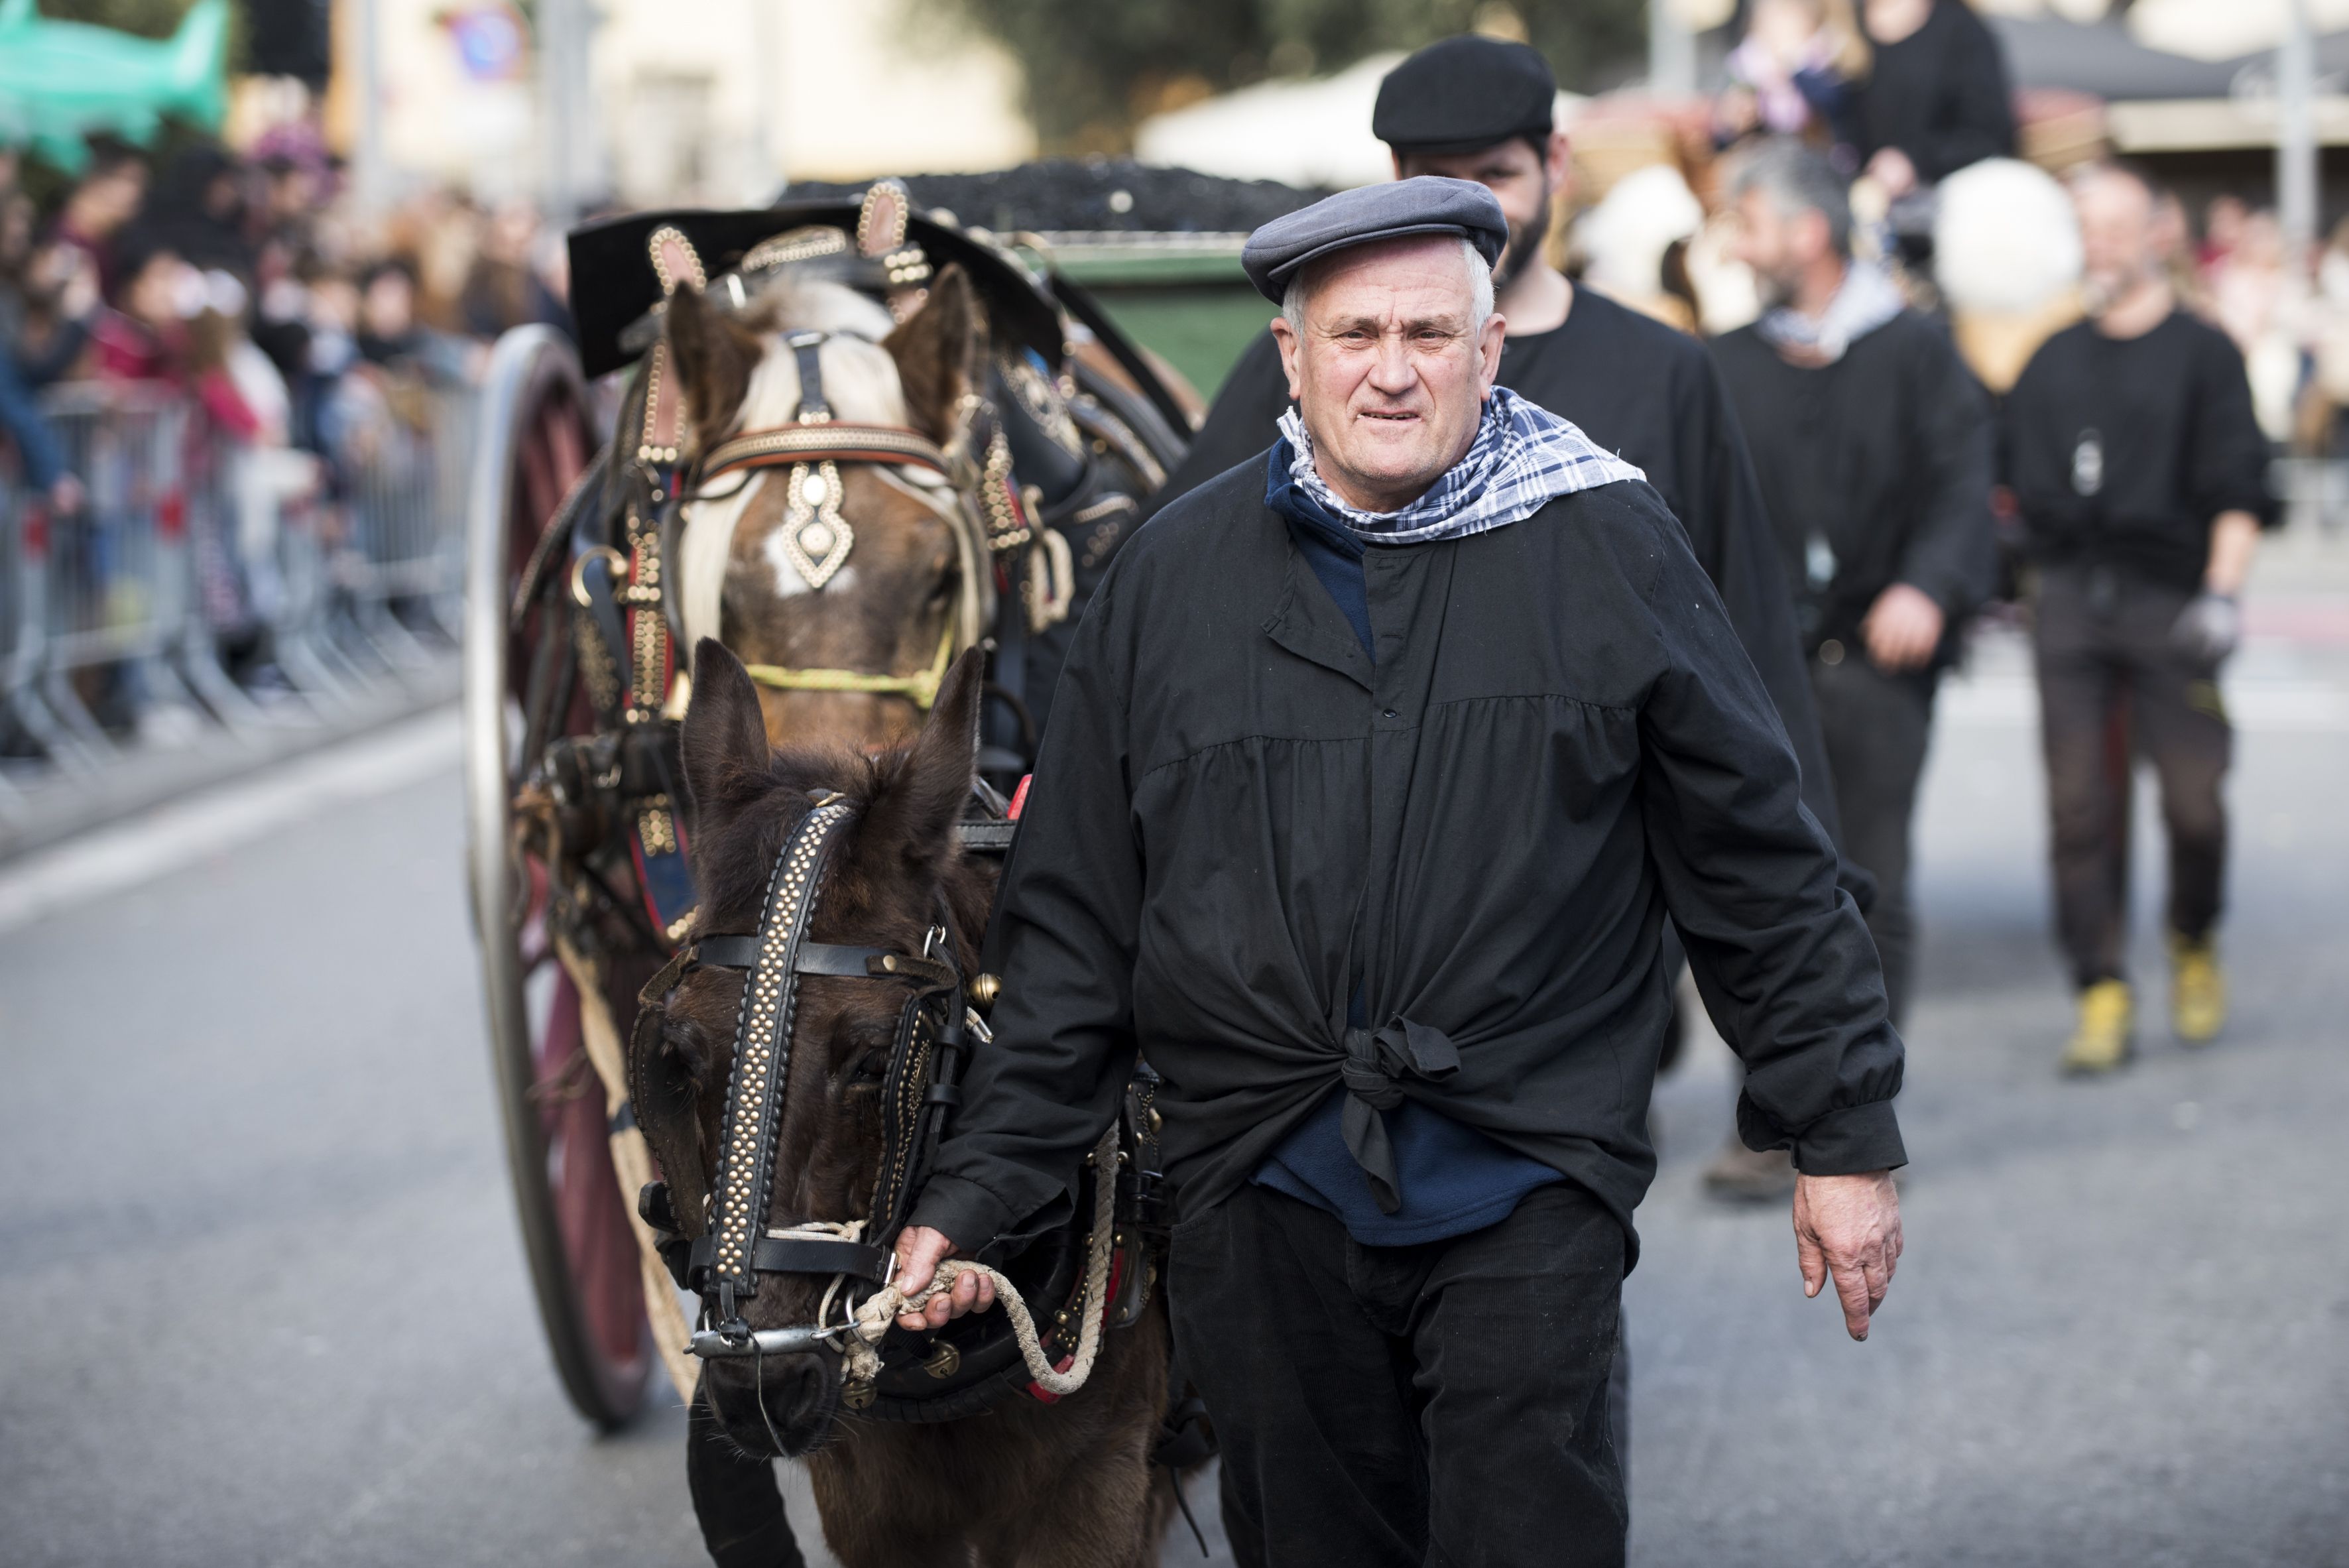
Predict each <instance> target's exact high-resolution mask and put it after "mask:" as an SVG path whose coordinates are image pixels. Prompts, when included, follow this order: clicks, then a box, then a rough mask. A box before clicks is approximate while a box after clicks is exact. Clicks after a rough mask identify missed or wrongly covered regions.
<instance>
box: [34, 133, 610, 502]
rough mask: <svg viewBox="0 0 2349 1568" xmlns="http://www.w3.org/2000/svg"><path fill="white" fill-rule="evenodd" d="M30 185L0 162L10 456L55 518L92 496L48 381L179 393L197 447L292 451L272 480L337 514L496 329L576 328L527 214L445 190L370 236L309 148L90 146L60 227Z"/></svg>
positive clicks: (57, 209)
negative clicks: (347, 489)
mask: <svg viewBox="0 0 2349 1568" xmlns="http://www.w3.org/2000/svg"><path fill="white" fill-rule="evenodd" d="M20 172H21V170H20V168H19V164H18V160H17V156H16V154H15V153H14V152H12V151H9V150H5V149H0V434H5V438H6V440H5V443H0V444H5V446H8V447H12V448H13V449H14V452H15V459H16V469H17V471H18V474H19V475H20V477H21V480H22V482H23V483H25V485H26V487H27V488H28V489H30V490H34V491H35V492H36V493H40V494H45V495H46V497H47V501H48V503H49V506H50V508H51V509H52V510H53V511H56V512H57V513H58V514H61V515H69V514H71V513H72V512H74V511H76V510H78V508H79V507H80V505H81V504H82V503H83V501H84V500H85V491H84V489H83V486H82V481H81V477H80V476H78V475H77V474H76V473H75V472H74V465H73V453H72V452H71V450H70V443H69V442H67V441H64V440H61V439H60V433H59V431H58V430H57V428H55V427H54V425H53V422H52V421H51V420H50V419H48V418H46V417H45V415H44V412H43V408H42V399H41V397H40V396H39V394H40V392H41V389H42V388H44V387H48V386H50V385H51V384H53V383H57V382H59V381H67V380H79V381H83V382H88V383H95V384H96V385H97V386H98V387H102V388H106V389H109V390H111V389H120V388H124V387H134V386H135V387H144V388H150V389H151V388H164V389H168V390H169V391H171V392H173V393H177V394H180V395H181V396H183V397H186V398H187V399H188V400H189V401H190V402H191V405H192V406H193V407H194V408H196V409H197V410H199V411H200V412H199V417H198V418H196V419H195V420H194V421H193V424H192V426H191V437H190V443H191V449H195V448H197V447H199V446H200V447H201V448H202V449H203V450H204V451H206V452H208V453H212V454H214V455H215V456H218V455H219V454H223V453H225V454H229V455H232V456H233V455H235V454H241V453H253V452H268V453H278V454H284V455H285V456H286V457H289V458H291V459H295V460H293V461H278V462H275V463H272V464H266V465H264V468H265V469H267V471H268V472H269V473H270V474H271V476H272V481H271V482H274V483H277V484H280V485H287V484H304V483H306V484H309V485H311V486H313V487H315V488H316V491H317V492H318V493H319V494H320V495H321V496H322V497H323V498H326V499H329V500H331V498H332V497H333V496H334V495H335V494H336V492H337V490H338V489H339V488H340V487H341V486H343V485H344V484H345V483H346V482H347V477H348V474H349V472H350V471H351V469H353V468H354V466H355V465H357V464H360V463H363V462H364V461H365V460H366V459H367V455H368V453H369V452H370V451H371V450H372V449H374V448H376V447H377V446H379V445H380V444H381V443H382V442H383V441H384V440H386V439H387V438H390V437H392V436H394V435H396V434H397V431H398V428H400V427H402V426H403V425H406V426H409V427H416V426H418V424H419V421H420V420H421V419H422V418H424V414H423V403H424V400H425V398H426V397H427V395H428V394H429V392H430V390H431V389H432V388H434V387H448V386H459V385H462V384H465V383H468V382H470V381H471V380H472V379H473V378H474V377H475V376H476V375H477V373H478V370H479V367H480V365H481V361H482V359H483V358H484V356H486V353H487V346H488V344H489V342H490V341H491V340H492V338H494V337H495V336H496V335H498V334H499V333H501V332H502V331H504V330H505V329H507V328H508V327H511V326H514V325H520V324H523V323H525V322H532V321H554V322H560V321H562V320H563V319H564V305H563V303H562V298H561V291H562V287H563V283H564V280H563V278H562V276H561V273H560V270H559V269H560V248H559V245H558V244H556V242H555V240H556V236H553V235H551V234H548V233H546V232H544V231H543V229H542V226H541V224H540V223H539V222H538V219H537V217H536V215H535V214H534V213H533V211H531V210H530V209H528V208H527V207H524V206H520V205H515V206H508V207H501V208H498V209H495V210H492V211H485V210H483V209H482V208H481V207H480V206H478V205H476V204H475V203H474V202H472V201H469V200H468V199H466V198H465V197H463V196H460V195H456V194H452V193H449V192H445V191H430V192H426V193H423V194H421V195H419V196H416V197H414V198H412V199H410V200H409V201H405V202H404V203H402V204H401V205H399V206H398V207H397V208H395V209H394V210H392V211H390V212H388V214H386V215H385V216H384V217H383V218H382V219H381V220H379V221H377V222H371V223H363V222H359V221H358V220H357V218H356V217H355V216H354V213H353V207H352V204H351V203H350V202H349V201H347V199H346V198H347V192H346V191H345V189H344V183H343V181H342V178H341V175H340V171H339V170H338V168H337V167H336V165H335V164H334V163H333V162H332V161H331V160H329V159H328V157H327V156H326V153H325V151H324V150H323V148H322V147H320V146H319V145H318V144H317V142H316V139H315V138H314V137H312V138H307V139H305V137H303V136H302V135H300V134H298V133H288V134H286V135H284V136H282V137H278V138H274V139H265V140H264V142H263V144H262V145H260V146H258V147H256V148H255V149H254V150H253V151H252V153H251V154H250V155H249V156H244V157H239V156H235V155H233V154H231V153H230V152H228V151H227V150H223V149H222V148H220V147H218V146H214V145H210V144H200V145H196V146H192V147H187V148H183V149H181V150H178V151H176V152H174V153H172V154H171V155H170V156H168V157H167V158H165V159H163V160H161V161H160V164H158V163H153V162H150V160H149V159H148V158H146V157H145V156H143V155H141V154H140V153H139V152H138V151H136V150H132V149H129V148H127V147H123V146H119V145H108V146H98V147H94V148H93V150H92V156H91V158H90V160H89V161H88V164H87V165H86V166H85V168H84V169H83V170H82V171H81V173H80V174H79V175H78V177H77V178H75V179H74V180H73V181H71V183H70V184H68V185H67V186H66V187H65V188H64V189H63V191H62V193H61V195H60V196H59V197H58V198H57V199H56V200H55V201H53V202H52V203H50V206H49V210H47V211H44V210H42V208H41V207H40V206H39V205H37V204H36V202H35V201H33V199H32V198H31V196H30V195H29V194H28V193H27V192H26V190H25V188H24V184H23V182H22V181H20V179H19V174H20ZM302 459H306V461H305V460H302Z"/></svg>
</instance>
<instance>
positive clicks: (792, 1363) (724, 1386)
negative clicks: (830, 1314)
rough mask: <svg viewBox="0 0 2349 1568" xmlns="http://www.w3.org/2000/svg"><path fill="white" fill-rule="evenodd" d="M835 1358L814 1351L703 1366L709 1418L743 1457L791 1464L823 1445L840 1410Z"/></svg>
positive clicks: (824, 1351)
mask: <svg viewBox="0 0 2349 1568" xmlns="http://www.w3.org/2000/svg"><path fill="white" fill-rule="evenodd" d="M840 1380H841V1362H840V1357H838V1356H837V1355H835V1354H833V1352H832V1351H831V1350H829V1349H828V1348H826V1349H819V1350H815V1351H803V1352H792V1351H785V1352H781V1353H780V1354H765V1355H761V1356H757V1357H748V1356H744V1357H725V1358H723V1359H719V1360H712V1361H706V1362H704V1363H703V1364H702V1372H701V1387H702V1389H703V1392H704V1394H705V1396H706V1397H707V1398H708V1399H709V1409H710V1413H711V1414H713V1415H715V1416H716V1417H717V1418H718V1424H719V1426H720V1427H721V1428H723V1429H725V1432H726V1435H727V1437H729V1438H730V1439H732V1440H733V1442H734V1444H735V1446H736V1447H738V1448H740V1449H742V1451H743V1452H745V1453H750V1454H756V1455H758V1456H760V1457H761V1458H766V1459H796V1458H798V1457H799V1456H801V1455H802V1454H805V1453H807V1452H809V1451H810V1450H811V1449H814V1448H815V1447H816V1446H817V1445H819V1444H820V1443H822V1442H823V1439H824V1438H825V1436H826V1434H828V1433H829V1432H830V1431H831V1430H832V1419H833V1412H834V1411H835V1410H837V1409H838V1408H839V1405H840Z"/></svg>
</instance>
